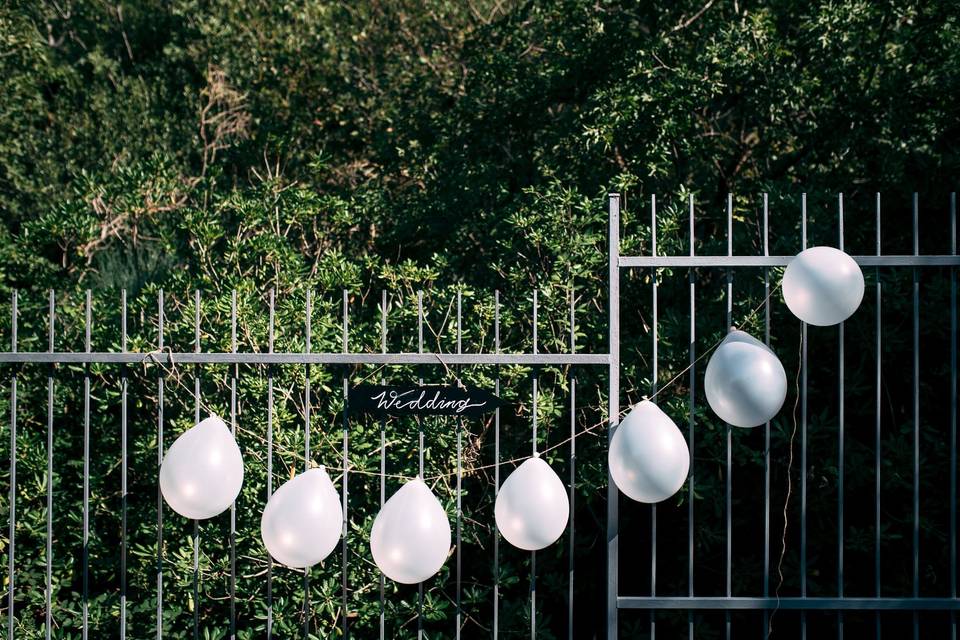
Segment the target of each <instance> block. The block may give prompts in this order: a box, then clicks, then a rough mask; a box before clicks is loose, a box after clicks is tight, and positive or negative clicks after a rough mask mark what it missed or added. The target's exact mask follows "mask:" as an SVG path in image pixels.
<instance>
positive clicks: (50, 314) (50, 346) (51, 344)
mask: <svg viewBox="0 0 960 640" xmlns="http://www.w3.org/2000/svg"><path fill="white" fill-rule="evenodd" d="M49 304H50V306H49V309H48V311H47V319H48V330H49V334H48V336H47V350H48V351H49V352H50V353H53V352H54V351H55V350H56V344H55V334H54V325H55V322H56V298H55V294H54V292H53V289H50V301H49ZM55 371H56V366H55V365H52V364H51V365H50V370H49V373H48V375H47V553H46V556H47V557H46V560H47V576H46V578H47V584H46V593H45V594H44V595H45V603H44V604H45V605H46V617H45V637H46V640H50V637H51V633H52V628H53V606H52V605H53V482H54V481H53V374H54V372H55Z"/></svg>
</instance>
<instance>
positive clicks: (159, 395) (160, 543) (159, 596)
mask: <svg viewBox="0 0 960 640" xmlns="http://www.w3.org/2000/svg"><path fill="white" fill-rule="evenodd" d="M157 347H158V348H159V349H163V289H161V290H160V291H158V292H157ZM164 450H165V449H164V446H163V373H162V372H161V373H160V374H159V375H158V376H157V477H159V476H160V465H161V464H162V463H163V452H164ZM156 571H157V640H162V638H163V493H162V492H161V491H160V483H159V482H158V483H157V568H156Z"/></svg>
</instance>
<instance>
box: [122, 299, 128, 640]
mask: <svg viewBox="0 0 960 640" xmlns="http://www.w3.org/2000/svg"><path fill="white" fill-rule="evenodd" d="M120 350H121V351H123V352H124V353H126V351H127V290H126V289H123V290H122V291H121V294H120ZM120 375H121V378H120V640H126V638H127V499H128V495H127V445H128V442H127V388H128V381H127V367H126V365H124V366H122V367H121V368H120Z"/></svg>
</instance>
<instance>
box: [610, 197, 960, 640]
mask: <svg viewBox="0 0 960 640" xmlns="http://www.w3.org/2000/svg"><path fill="white" fill-rule="evenodd" d="M837 207H838V209H837V211H838V213H837V216H838V217H837V220H838V233H837V236H836V237H837V241H838V244H837V246H838V247H839V248H840V249H843V248H844V202H843V196H842V195H840V196H839V198H838V202H837ZM620 208H621V205H620V196H619V195H618V194H611V195H610V197H609V223H610V228H609V237H610V247H609V278H610V310H609V313H610V335H609V344H610V374H609V375H610V397H609V415H610V416H613V417H614V418H613V420H612V421H611V434H612V432H613V430H614V429H615V428H616V416H617V415H618V414H619V413H620V411H621V409H622V407H621V406H620V403H619V392H620V384H619V372H620V366H621V360H620V353H619V344H620V341H621V334H620V324H619V318H620V306H619V303H620V295H619V292H620V290H619V277H620V271H621V269H647V270H650V273H651V278H650V282H651V295H652V314H653V320H652V337H653V341H652V342H653V344H652V353H653V358H652V367H653V371H652V374H651V380H653V381H654V383H653V384H654V388H653V389H652V393H655V392H656V380H657V365H658V362H657V360H658V358H657V350H658V331H657V306H658V299H657V297H658V291H657V290H658V275H657V273H658V271H657V270H658V269H663V268H670V269H678V270H679V269H686V270H688V272H689V291H690V297H689V314H690V350H689V366H690V369H689V378H688V384H689V422H688V433H687V438H688V444H689V447H690V450H691V456H693V455H694V453H695V442H696V441H695V435H696V429H695V428H694V420H695V419H694V411H695V406H696V393H695V391H696V388H697V382H696V381H697V365H696V363H697V355H698V354H697V353H696V350H695V344H696V336H695V326H696V325H695V318H696V306H695V303H696V276H695V273H694V270H695V269H719V270H722V271H724V272H725V275H726V284H725V292H724V297H725V304H726V309H727V312H726V326H728V327H729V326H732V324H733V321H734V318H733V316H732V312H733V279H734V273H735V272H737V271H738V270H739V271H744V270H747V269H753V270H754V271H755V270H756V269H757V268H759V269H761V270H762V273H763V281H764V291H765V294H766V296H765V300H766V301H765V303H764V310H763V311H764V333H765V339H766V342H767V344H770V317H771V314H770V290H771V283H770V270H771V269H772V268H776V267H783V266H786V265H787V264H788V263H789V262H790V260H791V259H792V257H793V256H790V255H781V256H777V255H770V251H769V248H770V233H769V202H768V198H767V195H766V194H764V196H763V203H762V247H763V253H762V255H734V252H733V221H734V205H733V196H732V195H730V196H728V197H727V206H726V214H727V215H726V217H727V229H726V236H727V237H726V240H727V252H726V255H710V256H704V255H695V250H694V247H695V246H696V244H695V237H694V236H695V234H694V229H695V211H694V201H693V197H692V196H691V197H690V200H689V227H688V235H689V247H690V251H689V254H688V255H685V256H662V255H659V254H658V252H657V203H656V197H655V196H654V197H653V198H651V202H650V223H649V224H650V227H649V237H650V238H651V241H650V248H651V252H650V255H646V256H626V255H621V254H620V231H621V223H620ZM874 209H875V218H876V233H875V239H876V251H875V253H874V254H873V255H858V256H854V259H855V260H856V261H857V263H858V264H859V265H860V266H861V267H862V268H867V267H875V268H881V267H884V268H893V269H895V270H909V271H912V276H913V287H912V305H913V317H912V337H913V339H912V350H913V371H912V382H913V406H912V413H913V469H912V470H911V472H912V479H913V537H912V541H911V544H910V553H912V558H913V563H912V564H913V571H912V576H911V580H912V584H913V593H912V597H905V598H902V597H883V596H882V595H881V594H882V585H881V555H880V553H881V552H880V549H881V528H882V523H881V497H882V496H881V494H882V480H881V469H882V456H881V421H880V412H881V372H882V362H881V358H880V354H881V346H882V344H881V335H882V333H881V312H880V310H881V292H882V283H881V279H880V277H879V275H878V277H877V280H876V284H875V288H874V296H875V304H876V317H875V332H876V343H875V348H876V369H875V381H874V382H875V386H876V406H875V415H876V421H875V425H874V428H875V458H874V467H875V469H874V473H875V487H874V488H875V491H874V495H873V496H871V497H872V498H873V499H874V501H875V522H874V527H873V528H874V531H873V534H874V547H875V558H874V560H875V566H874V596H873V597H850V596H848V595H846V594H845V593H844V553H843V552H844V513H845V505H844V488H843V479H844V437H845V434H844V429H845V425H844V404H843V402H844V348H843V347H844V325H843V323H841V325H840V326H839V329H838V331H839V336H838V340H839V341H838V346H839V350H838V354H837V357H838V362H837V363H838V377H837V380H838V383H837V384H838V386H839V398H840V400H839V402H840V405H839V416H838V419H839V422H838V433H837V435H838V439H839V441H838V446H839V449H838V452H839V456H838V460H837V464H838V469H839V476H838V485H839V486H838V507H837V519H838V523H837V540H836V544H837V556H838V581H837V586H836V595H835V596H833V597H810V596H808V588H807V583H808V576H807V572H808V567H807V501H808V478H807V471H808V460H807V454H808V447H807V426H808V407H807V395H808V382H807V371H808V362H807V346H808V339H807V326H806V324H802V328H801V331H802V355H801V374H802V378H801V382H800V385H799V404H800V470H799V471H800V496H799V500H800V532H799V535H800V567H799V571H800V595H799V596H798V597H774V596H773V594H772V590H771V558H770V551H771V526H770V507H771V498H770V495H771V494H770V469H771V460H770V437H771V436H770V423H769V422H768V423H767V424H766V426H765V427H764V452H763V455H764V469H765V473H764V501H763V521H764V557H763V583H762V585H761V589H762V595H759V596H742V595H738V594H735V593H733V590H732V575H733V557H732V540H733V537H734V535H735V534H736V531H734V530H733V528H732V519H731V511H732V508H731V507H732V499H733V498H732V482H731V475H732V474H731V471H732V469H731V465H732V460H731V454H730V452H731V433H732V427H731V426H730V425H727V426H726V468H725V473H724V482H725V496H724V502H725V504H724V517H725V532H724V536H725V542H726V562H725V570H724V573H725V575H724V578H725V585H726V586H725V590H724V593H722V594H712V595H698V594H697V593H696V591H695V589H694V566H695V564H694V531H695V527H696V520H695V514H694V490H695V485H696V477H695V473H694V468H695V467H694V465H691V473H690V476H689V479H688V483H687V491H688V495H689V497H688V500H687V504H688V509H689V511H688V514H687V518H688V522H687V528H688V554H687V568H688V573H687V584H688V590H687V593H686V594H685V595H661V594H658V593H657V507H656V505H653V506H651V507H649V512H650V578H649V585H650V586H649V590H648V594H647V595H636V594H630V593H623V592H622V590H621V588H620V586H619V572H620V570H621V568H622V567H621V561H620V557H619V556H620V554H619V536H618V532H619V521H620V518H619V516H620V511H619V509H620V500H619V499H618V492H617V489H616V488H615V487H614V485H613V482H612V479H611V480H610V482H609V490H608V494H607V497H608V512H607V558H608V564H607V570H608V577H609V585H608V597H607V637H608V638H611V639H612V638H616V637H618V620H619V614H620V612H621V611H622V610H647V611H649V612H650V622H649V634H650V637H655V634H656V615H655V614H656V612H658V611H661V612H662V611H686V612H688V625H689V637H690V638H693V637H694V617H693V612H701V611H716V612H723V615H724V617H725V624H724V627H725V637H726V638H728V639H729V638H730V637H731V612H732V611H738V610H740V611H743V610H746V611H756V612H761V613H762V618H763V626H762V627H761V628H759V629H758V634H759V635H760V637H766V634H767V629H768V622H769V617H770V613H771V612H772V611H773V610H794V611H798V612H799V636H800V637H802V638H806V636H807V613H808V612H810V611H836V612H837V616H838V617H837V628H838V631H839V637H841V638H842V637H843V628H844V618H843V616H844V611H849V610H858V611H867V612H871V611H872V612H875V634H876V637H877V638H880V637H881V630H882V619H881V616H880V612H881V611H905V612H910V613H912V626H913V637H914V638H915V639H917V638H919V637H920V626H919V623H920V613H919V612H921V611H948V612H949V618H950V622H949V626H950V629H951V631H950V637H951V638H954V639H955V638H956V637H957V625H956V611H957V609H960V600H958V599H957V549H956V545H957V528H956V502H957V477H956V472H957V278H956V267H957V266H958V265H960V258H958V257H957V223H956V221H957V201H956V194H955V193H954V194H951V197H950V202H949V233H950V236H949V238H950V239H949V243H950V253H949V254H948V255H921V254H920V251H919V247H920V233H919V201H918V196H917V194H914V195H913V198H912V238H913V252H912V255H884V254H883V253H882V252H881V199H880V194H876V197H875V203H874ZM798 213H799V217H800V224H801V238H800V244H799V246H797V251H800V250H802V249H805V248H806V247H807V220H808V216H807V197H806V194H803V196H802V199H801V202H800V206H799V211H798ZM782 217H783V214H782V213H781V218H782ZM792 224H795V221H794V222H793V223H792ZM940 230H942V229H940ZM928 267H950V269H949V270H950V308H949V316H950V353H949V361H950V389H951V392H950V398H949V403H950V408H949V413H950V424H949V444H948V446H949V457H950V486H949V490H948V492H947V495H944V496H943V499H944V500H949V510H950V522H949V534H948V535H949V557H950V566H949V569H948V572H949V576H950V584H949V595H950V597H948V598H930V597H920V585H921V575H920V562H919V554H920V497H919V491H920V489H919V487H920V484H919V483H920V480H919V478H920V386H919V385H920V382H919V380H920V364H919V335H920V285H919V273H920V270H921V269H924V268H928ZM786 410H787V408H786V407H785V408H784V411H786ZM628 508H630V509H636V508H640V507H639V505H636V504H635V503H630V505H629V507H628ZM739 635H740V634H738V637H739ZM751 635H752V634H751Z"/></svg>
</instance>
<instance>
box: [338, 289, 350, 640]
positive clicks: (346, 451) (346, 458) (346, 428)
mask: <svg viewBox="0 0 960 640" xmlns="http://www.w3.org/2000/svg"><path fill="white" fill-rule="evenodd" d="M343 352H344V353H349V352H350V293H349V292H348V291H347V290H346V289H344V290H343ZM349 374H350V370H349V369H348V368H346V367H344V369H343V496H342V498H341V499H342V500H343V531H342V533H341V535H342V537H343V541H342V543H341V545H340V551H341V554H342V559H341V567H340V590H341V597H342V607H343V637H344V638H349V637H350V603H349V599H348V593H347V576H348V572H349V569H350V562H349V561H350V557H349V551H350V547H349V541H348V534H349V531H350V528H349V523H350V512H349V508H350V493H349V485H350V440H349V433H350V405H349V401H350V398H349V392H348V387H349V385H350V377H349Z"/></svg>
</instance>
